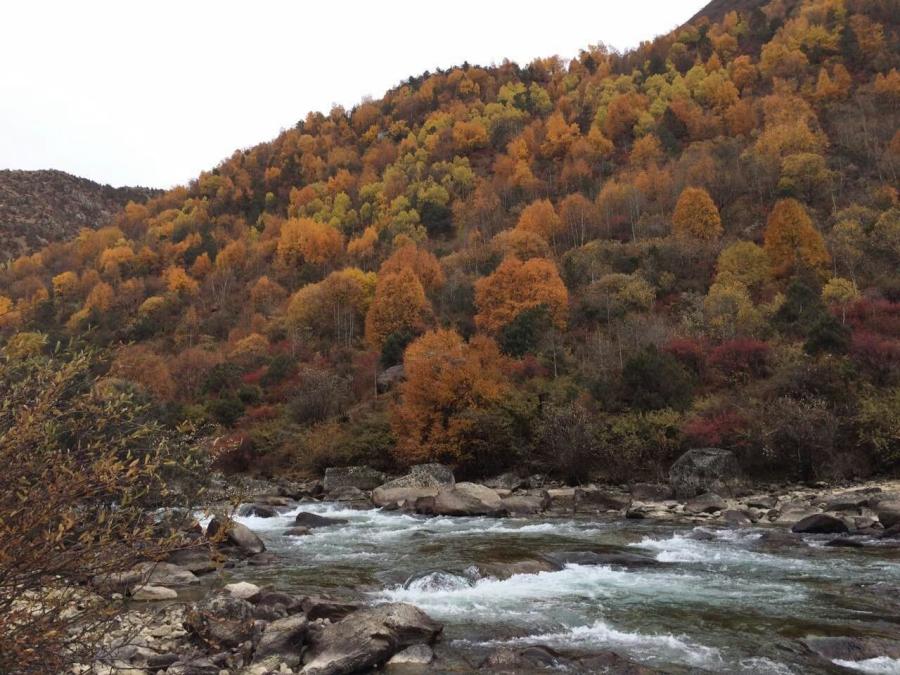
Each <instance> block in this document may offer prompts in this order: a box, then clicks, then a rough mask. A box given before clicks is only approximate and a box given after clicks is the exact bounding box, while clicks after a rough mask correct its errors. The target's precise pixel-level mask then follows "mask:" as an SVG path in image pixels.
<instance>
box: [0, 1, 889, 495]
mask: <svg viewBox="0 0 900 675" xmlns="http://www.w3.org/2000/svg"><path fill="white" fill-rule="evenodd" d="M748 7H750V5H748V4H747V3H743V2H736V3H721V2H718V1H717V2H714V3H712V4H711V5H710V6H709V7H708V8H707V10H706V13H705V15H704V17H701V18H700V19H699V20H698V24H697V25H686V26H684V27H682V28H680V29H678V30H676V31H674V32H672V33H671V34H668V35H664V36H661V37H659V38H657V39H655V40H653V41H652V42H648V43H646V44H644V45H642V46H641V47H640V48H639V49H637V50H635V51H632V52H629V53H626V54H622V55H619V54H614V53H609V52H608V51H606V50H605V49H603V48H602V47H592V48H589V49H586V50H584V51H582V52H581V53H580V54H579V56H578V57H577V58H575V59H573V60H572V61H570V62H568V63H567V62H563V61H561V60H560V59H558V58H547V59H539V60H536V61H534V62H533V63H531V64H528V65H527V66H524V67H523V66H519V65H516V64H512V63H504V64H503V65H501V66H497V67H491V68H482V67H475V66H469V65H464V66H462V67H459V68H453V69H451V70H449V71H446V72H438V73H425V74H423V75H420V76H417V77H412V78H410V79H409V80H408V81H406V82H404V83H403V84H401V85H400V86H398V87H396V88H395V89H393V90H391V91H390V92H388V93H387V94H386V95H385V96H384V97H383V98H382V99H380V100H377V101H366V102H363V103H361V104H360V105H359V106H357V107H355V108H354V109H353V110H350V111H347V110H344V109H342V108H339V107H338V108H334V109H333V110H331V111H330V112H329V113H328V114H322V113H311V114H310V115H308V116H307V117H306V118H305V119H304V120H302V121H300V122H298V124H297V125H296V126H295V127H294V128H293V129H290V130H288V131H285V132H284V133H282V134H281V135H279V136H278V137H277V138H275V139H273V140H272V141H270V142H267V143H261V144H260V145H258V146H255V147H253V148H250V149H247V150H242V151H238V152H235V153H234V155H233V156H232V157H231V158H229V159H228V160H226V161H224V162H223V163H222V164H221V165H219V166H218V167H216V168H215V169H213V170H211V171H209V172H205V173H203V174H202V175H201V176H199V177H198V178H197V179H196V180H195V181H192V182H191V184H190V185H188V186H185V187H181V188H177V189H174V190H171V191H169V192H167V193H165V194H164V195H161V196H159V197H157V198H154V199H151V200H150V201H148V202H147V203H146V204H143V205H131V206H129V207H128V208H126V210H125V211H123V212H122V213H120V214H118V216H117V217H116V218H115V219H114V221H113V222H112V223H111V225H110V226H108V227H104V228H101V229H99V230H97V231H96V232H93V233H91V234H89V235H86V236H82V237H80V238H79V239H78V240H77V241H73V242H71V243H67V244H56V245H52V246H48V247H46V248H44V249H42V250H41V251H39V252H38V253H37V254H35V255H32V256H27V257H23V258H20V259H18V260H17V261H15V262H14V263H13V264H12V265H11V266H10V267H9V269H7V270H4V271H2V272H0V329H2V330H3V331H4V334H5V335H6V336H9V337H8V339H9V340H10V341H11V344H12V345H13V346H14V347H15V348H16V349H21V348H22V347H21V345H20V343H22V344H25V345H32V346H34V345H36V344H40V343H41V340H42V339H44V338H46V341H47V344H48V345H50V344H53V343H55V341H56V340H58V339H66V338H69V337H74V338H76V339H78V340H82V341H85V342H90V343H94V344H100V345H104V346H111V347H113V348H114V349H115V350H116V355H115V358H114V361H113V364H112V368H111V375H112V376H113V377H115V378H117V379H120V380H127V381H130V382H131V383H133V384H134V385H135V387H136V388H137V389H138V390H139V391H140V392H142V393H143V394H144V395H147V396H150V397H152V398H153V399H154V400H155V401H157V402H158V404H159V407H160V413H161V414H163V415H165V416H166V417H167V419H170V420H172V421H190V422H193V423H200V424H211V425H214V426H218V427H221V429H222V430H224V433H223V434H222V435H221V436H220V437H219V439H220V441H219V442H220V447H219V448H218V450H217V453H218V458H219V461H220V463H221V465H222V466H228V467H231V468H241V469H251V470H256V471H266V472H269V471H275V470H278V471H297V472H303V471H315V470H318V469H321V468H322V467H323V466H325V465H328V464H334V463H353V462H360V463H369V464H373V465H377V466H380V467H382V468H385V469H397V468H400V467H402V466H404V465H408V464H411V463H415V462H424V461H447V462H452V463H454V464H457V465H458V468H459V470H460V471H461V472H462V473H466V472H468V473H473V474H485V473H493V472H499V471H502V470H506V469H510V468H515V469H519V470H523V471H525V470H530V471H542V472H550V473H554V474H557V475H561V476H563V477H565V478H567V479H571V480H588V479H592V478H593V477H594V475H595V474H598V473H599V474H602V477H604V478H606V479H610V480H633V479H635V478H637V477H643V478H647V479H653V478H656V477H658V476H659V475H661V473H662V472H663V471H665V470H666V467H667V466H668V464H669V463H670V462H671V461H672V460H673V458H674V457H676V456H677V455H678V453H679V452H680V451H681V450H683V449H684V448H686V447H690V446H692V445H698V444H702V445H717V446H723V447H727V448H729V449H732V450H734V451H735V452H736V453H738V455H739V456H740V458H741V461H742V462H743V463H744V464H745V466H746V467H747V468H748V470H751V471H754V472H757V473H759V474H765V475H769V476H775V477H779V478H783V477H785V476H791V477H796V478H804V479H811V478H815V477H822V476H827V477H835V476H847V475H853V474H861V473H866V472H871V471H892V470H896V469H897V468H898V463H900V419H898V417H897V414H896V410H898V409H900V405H898V401H900V399H898V397H900V339H898V335H900V302H898V301H900V280H898V277H897V269H898V268H900V207H898V192H897V182H898V181H897V178H898V171H900V132H898V126H900V72H898V70H897V68H898V66H900V32H898V23H897V22H898V17H897V15H896V13H895V12H893V11H891V8H892V3H890V2H886V1H883V0H847V1H844V0H806V1H803V2H784V1H783V0H772V1H771V2H768V3H765V4H764V5H763V6H762V7H761V8H756V7H750V9H749V10H747V8H748ZM757 10H758V11H757ZM719 16H721V19H720V20H717V21H713V22H712V23H709V17H719ZM23 332H24V333H26V336H25V337H22V336H21V335H19V336H18V337H17V333H18V334H21V333H23ZM36 334H37V335H36ZM400 366H402V368H401V367H400ZM404 376H405V380H404ZM376 384H377V386H376Z"/></svg>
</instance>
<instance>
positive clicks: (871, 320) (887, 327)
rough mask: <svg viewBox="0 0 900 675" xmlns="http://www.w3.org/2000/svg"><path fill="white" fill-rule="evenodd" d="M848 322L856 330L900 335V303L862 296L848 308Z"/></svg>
mask: <svg viewBox="0 0 900 675" xmlns="http://www.w3.org/2000/svg"><path fill="white" fill-rule="evenodd" d="M846 317H847V323H848V324H849V325H850V326H852V327H853V329H854V330H860V331H865V332H868V333H878V334H879V335H886V336H893V335H900V303H898V302H891V301H890V300H884V299H878V300H871V299H868V298H862V299H860V300H857V301H856V302H854V303H853V304H852V305H851V306H850V307H849V308H848V309H847V315H846Z"/></svg>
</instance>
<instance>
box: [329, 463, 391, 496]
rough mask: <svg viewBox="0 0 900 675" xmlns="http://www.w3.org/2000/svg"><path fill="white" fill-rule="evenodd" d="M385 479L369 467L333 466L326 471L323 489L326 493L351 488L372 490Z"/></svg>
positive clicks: (381, 474) (380, 473)
mask: <svg viewBox="0 0 900 675" xmlns="http://www.w3.org/2000/svg"><path fill="white" fill-rule="evenodd" d="M385 478H386V476H385V475H384V474H383V473H382V472H381V471H377V470H375V469H373V468H371V467H368V466H332V467H328V468H327V469H325V480H324V481H323V482H322V487H323V488H324V490H325V492H326V493H327V492H334V491H335V490H339V489H341V488H351V487H352V488H357V489H358V490H372V489H374V488H376V487H378V486H379V485H381V484H382V483H383V482H384V480H385Z"/></svg>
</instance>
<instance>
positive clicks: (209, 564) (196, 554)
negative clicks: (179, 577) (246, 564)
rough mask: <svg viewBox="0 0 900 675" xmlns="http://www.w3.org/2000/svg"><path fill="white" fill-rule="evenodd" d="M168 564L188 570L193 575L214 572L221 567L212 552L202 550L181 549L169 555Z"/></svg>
mask: <svg viewBox="0 0 900 675" xmlns="http://www.w3.org/2000/svg"><path fill="white" fill-rule="evenodd" d="M168 562H170V563H173V564H175V565H178V566H179V567H183V568H184V569H186V570H190V571H191V572H193V573H194V574H206V573H207V572H214V571H215V570H217V569H219V567H221V566H222V563H221V561H219V560H217V559H216V558H215V557H214V556H213V554H212V552H211V551H210V550H209V549H208V548H206V547H204V548H183V549H179V550H177V551H173V552H172V553H170V554H169V559H168Z"/></svg>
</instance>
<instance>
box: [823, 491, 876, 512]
mask: <svg viewBox="0 0 900 675" xmlns="http://www.w3.org/2000/svg"><path fill="white" fill-rule="evenodd" d="M868 505H869V495H867V494H862V493H859V492H855V491H854V492H845V493H843V494H839V495H835V496H833V497H832V498H831V499H829V500H828V502H827V503H826V504H825V510H826V511H857V510H858V509H861V508H863V507H865V506H868Z"/></svg>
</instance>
